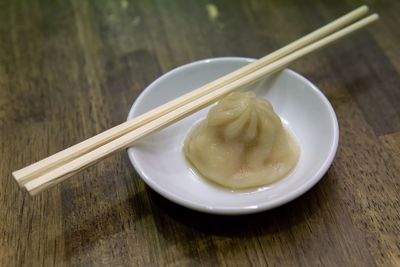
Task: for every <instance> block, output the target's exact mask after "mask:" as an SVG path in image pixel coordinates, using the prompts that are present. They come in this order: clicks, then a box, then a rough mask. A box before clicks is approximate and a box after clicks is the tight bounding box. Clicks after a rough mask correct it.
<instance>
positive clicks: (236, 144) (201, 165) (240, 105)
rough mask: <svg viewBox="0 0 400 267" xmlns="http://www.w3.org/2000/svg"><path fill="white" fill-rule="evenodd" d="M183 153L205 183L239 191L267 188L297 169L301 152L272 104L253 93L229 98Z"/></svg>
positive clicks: (189, 139)
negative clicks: (207, 181)
mask: <svg viewBox="0 0 400 267" xmlns="http://www.w3.org/2000/svg"><path fill="white" fill-rule="evenodd" d="M184 153H185V156H186V158H187V159H188V160H189V161H190V162H191V164H192V165H193V166H194V167H195V169H197V170H198V172H199V173H200V174H202V175H203V176H204V177H205V178H207V179H209V180H211V181H214V182H216V183H218V184H220V185H223V186H226V187H229V188H233V189H244V188H251V187H259V186H263V185H267V184H271V183H273V182H275V181H277V180H279V179H281V178H283V177H285V176H287V175H288V174H289V173H290V172H291V171H292V170H293V168H294V167H295V166H296V164H297V162H298V159H299V156H300V147H299V145H298V143H297V142H296V140H295V139H294V138H293V136H292V135H291V134H290V133H289V132H288V131H287V130H286V129H285V128H284V127H283V125H282V122H281V120H280V118H279V116H278V115H277V114H276V113H275V112H274V110H273V108H272V105H271V104H270V103H269V102H268V101H267V100H264V99H259V98H256V96H255V94H254V93H250V92H247V93H232V94H230V95H228V96H227V97H225V98H224V99H222V100H221V101H220V102H219V103H218V104H217V105H216V106H215V107H213V108H212V109H211V110H210V111H209V113H208V115H207V119H205V120H204V121H202V122H201V123H200V124H199V125H198V126H197V127H196V128H195V129H194V130H193V131H192V132H191V133H190V134H189V136H188V137H187V139H186V141H185V144H184Z"/></svg>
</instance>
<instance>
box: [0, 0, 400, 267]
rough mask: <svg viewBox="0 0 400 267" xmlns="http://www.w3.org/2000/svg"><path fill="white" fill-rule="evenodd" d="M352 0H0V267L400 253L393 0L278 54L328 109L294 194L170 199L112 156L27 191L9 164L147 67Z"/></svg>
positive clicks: (115, 109) (99, 107)
mask: <svg viewBox="0 0 400 267" xmlns="http://www.w3.org/2000/svg"><path fill="white" fill-rule="evenodd" d="M364 2H365V1H330V2H326V3H323V1H319V2H314V1H296V0H292V1H278V0H276V1H261V0H259V1H256V0H253V1H245V0H243V1H228V0H225V1H184V0H179V1H161V0H159V1H145V0H143V1H127V0H114V1H106V0H102V1H81V0H71V1H44V0H43V1H42V0H35V1H30V0H21V1H13V0H4V1H1V3H0V155H1V160H0V172H1V175H0V266H52V265H56V266H63V265H78V266H91V265H95V266H98V265H106V266H107V265H108V266H129V265H132V266H181V265H183V266H185V265H186V266H197V265H203V266H249V265H253V266H264V265H269V266H316V265H319V266H396V265H397V266H399V265H400V238H399V235H400V230H399V228H400V215H399V214H400V203H399V202H400V197H399V195H400V179H399V178H400V177H399V173H400V89H399V88H400V46H399V45H400V19H399V13H400V2H399V1H367V2H370V4H371V7H372V9H373V11H377V12H379V14H380V15H381V16H382V18H381V20H380V21H379V22H378V23H376V24H374V25H372V26H371V27H369V28H368V30H364V31H361V32H358V33H356V34H354V35H352V36H350V37H349V38H346V39H344V40H341V41H339V42H338V43H336V44H334V45H332V46H330V47H328V48H325V49H323V50H322V51H319V52H316V53H313V54H312V55H310V56H308V57H306V58H304V59H302V60H300V61H299V62H298V63H296V64H294V65H293V66H292V68H293V69H295V70H296V71H298V72H299V73H301V74H302V75H304V76H305V77H307V78H308V79H310V80H311V81H313V82H314V83H315V84H317V85H318V86H319V87H320V88H321V89H322V91H323V92H324V93H325V94H326V96H327V97H328V98H329V100H330V101H331V102H332V104H333V106H334V108H335V110H336V112H337V116H338V119H339V123H340V144H339V149H338V153H337V156H336V159H335V160H334V163H333V165H332V167H331V168H330V169H329V171H328V173H327V174H326V175H325V177H324V178H323V179H322V180H321V181H320V182H319V183H318V184H317V185H316V186H315V187H314V188H313V189H312V190H310V191H309V192H308V193H306V194H305V195H303V196H302V197H300V198H298V199H296V200H295V201H293V202H291V203H289V204H287V205H284V206H283V207H280V208H277V209H274V210H271V211H267V212H263V213H260V214H255V215H250V216H239V217H224V216H213V215H207V214H202V213H198V212H194V211H191V210H188V209H186V208H183V207H180V206H178V205H176V204H174V203H172V202H170V201H168V200H166V199H164V198H163V197H161V196H159V195H158V194H156V193H155V192H153V191H152V190H151V189H150V188H149V187H147V186H146V185H145V184H144V183H143V182H142V181H141V179H140V178H139V176H138V174H137V173H136V172H135V170H134V169H133V168H132V166H131V165H130V163H129V161H128V157H127V155H126V153H120V154H117V155H114V156H112V157H110V158H108V159H107V160H105V161H103V162H101V163H100V164H98V165H96V166H95V167H91V168H89V169H88V170H86V171H84V172H83V173H81V174H78V175H75V176H74V177H73V178H71V179H69V180H68V181H65V182H64V183H62V184H61V185H59V186H57V187H55V188H52V189H51V190H49V191H46V192H44V193H43V194H41V195H39V196H37V197H33V198H32V197H30V196H29V195H28V194H27V193H26V192H24V191H22V190H20V189H19V188H18V186H17V184H16V183H15V182H14V181H13V179H12V177H11V172H12V171H13V170H16V169H18V168H21V167H24V166H25V165H27V164H29V163H32V162H34V161H36V160H39V159H42V158H43V157H46V156H48V155H50V154H52V153H55V152H57V151H59V150H61V149H63V148H65V147H67V146H69V145H72V144H74V143H76V142H78V141H81V140H83V139H85V138H88V137H90V136H92V135H94V134H96V133H98V132H100V131H102V130H105V129H107V128H109V127H111V126H114V125H116V124H118V123H121V122H123V121H124V120H125V119H126V116H127V112H128V110H129V108H130V106H131V104H132V103H133V101H134V100H135V98H136V97H137V96H138V94H139V93H140V92H141V91H142V90H143V88H145V87H146V85H148V84H149V83H150V82H151V81H153V80H154V79H156V78H157V77H159V76H160V75H161V74H163V73H165V72H167V71H169V70H171V69H173V68H175V67H177V66H179V65H182V64H185V63H188V62H192V61H195V60H198V59H204V58H211V57H219V56H246V57H260V56H262V55H265V54H267V53H268V52H271V51H273V50H275V49H277V48H279V47H281V46H283V45H284V44H287V43H289V42H290V41H292V40H294V39H296V38H298V37H300V36H302V35H304V34H305V33H308V32H310V31H312V30H313V29H316V28H318V27H320V26H322V25H323V24H325V23H327V22H329V21H331V20H333V19H334V18H336V17H338V16H340V15H342V14H344V13H346V12H348V11H350V10H352V9H354V8H356V7H357V6H359V5H361V4H363V3H364Z"/></svg>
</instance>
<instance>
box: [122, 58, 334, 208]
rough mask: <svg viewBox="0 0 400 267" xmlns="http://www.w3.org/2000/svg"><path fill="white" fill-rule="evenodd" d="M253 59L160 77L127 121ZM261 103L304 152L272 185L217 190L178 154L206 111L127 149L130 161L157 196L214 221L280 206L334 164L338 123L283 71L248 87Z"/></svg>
mask: <svg viewBox="0 0 400 267" xmlns="http://www.w3.org/2000/svg"><path fill="white" fill-rule="evenodd" d="M252 61H253V59H248V58H236V57H229V58H214V59H208V60H202V61H197V62H194V63H190V64H187V65H184V66H181V67H179V68H177V69H174V70H172V71H170V72H168V73H167V74H165V75H163V76H161V77H160V78H158V79H157V80H156V81H154V82H153V83H152V84H151V85H150V86H148V87H147V88H146V89H145V90H144V91H143V93H142V94H141V95H140V96H139V97H138V98H137V100H136V102H135V103H134V104H133V106H132V108H131V111H130V112H129V116H128V119H131V118H133V117H135V116H138V115H140V114H142V113H144V112H146V111H149V110H151V109H153V108H155V107H157V106H159V105H161V104H163V103H165V102H167V101H169V100H172V99H174V98H176V97H178V96H181V95H183V94H185V93H187V92H189V91H191V90H193V89H195V88H198V87H199V86H201V85H204V84H206V83H207V82H210V81H212V80H215V79H216V78H218V77H220V76H222V75H224V74H227V73H229V72H231V71H233V70H235V69H238V68H240V67H242V66H244V65H246V64H248V63H249V62H252ZM248 89H251V90H254V91H255V92H256V93H257V95H258V96H259V97H263V98H267V99H268V100H269V101H270V102H271V103H272V104H273V106H274V109H275V111H276V112H277V113H278V114H279V115H280V117H281V119H282V121H283V123H284V124H285V125H286V127H288V128H289V129H290V130H291V131H292V132H293V133H294V135H295V136H296V137H297V139H298V141H299V143H300V145H301V149H302V153H301V156H300V160H299V163H298V164H297V166H296V168H295V170H294V171H293V172H292V173H291V174H290V175H289V176H288V177H286V178H284V179H282V180H280V181H278V182H277V183H275V184H272V185H269V186H266V187H263V188H259V189H255V190H248V191H231V190H227V189H223V188H221V187H217V186H215V185H214V184H211V183H209V182H208V181H206V180H205V179H204V178H202V177H200V176H199V175H197V174H196V172H194V171H193V170H192V169H191V167H190V165H189V164H188V162H187V161H186V160H185V158H184V155H183V152H182V147H183V142H184V140H185V137H186V136H187V134H188V133H189V131H190V130H191V128H192V127H193V126H194V125H195V124H196V123H197V122H199V121H200V120H202V119H204V118H205V117H206V114H207V112H208V110H209V108H206V109H204V110H201V111H199V112H197V113H195V114H193V115H191V116H190V117H187V118H185V119H183V120H181V121H179V122H178V123H175V124H173V125H171V126H169V127H167V128H165V129H163V130H161V131H159V132H157V133H154V134H152V135H151V136H148V137H147V138H145V139H143V140H142V141H141V142H139V143H138V144H137V145H135V147H132V148H130V149H128V154H129V158H130V160H131V162H132V164H133V166H134V167H135V169H136V170H137V172H138V173H139V174H140V176H141V177H142V178H143V180H144V181H145V182H146V183H147V184H148V185H149V186H150V187H151V188H153V189H154V190H155V191H157V192H158V193H159V194H161V195H163V196H164V197H166V198H168V199H170V200H172V201H174V202H176V203H178V204H180V205H183V206H185V207H188V208H191V209H195V210H198V211H202V212H208V213H215V214H247V213H255V212H260V211H263V210H267V209H271V208H274V207H277V206H280V205H282V204H285V203H287V202H289V201H291V200H293V199H294V198H296V197H298V196H300V195H302V194H303V193H304V192H306V191H307V190H309V189H310V188H311V187H312V186H314V185H315V184H316V183H317V182H318V181H319V180H320V179H321V178H322V176H323V175H324V174H325V172H326V171H327V169H328V168H329V166H330V165H331V163H332V160H333V158H334V156H335V153H336V149H337V145H338V136H339V134H338V123H337V119H336V115H335V112H334V110H333V108H332V106H331V105H330V103H329V101H328V100H327V99H326V98H325V96H324V95H323V94H322V93H321V92H320V91H319V90H318V88H317V87H316V86H314V85H313V84H312V83H311V82H309V81H308V80H306V79H305V78H303V77H302V76H300V75H299V74H297V73H295V72H293V71H291V70H288V69H286V70H284V71H282V72H280V73H278V74H276V75H274V76H272V77H270V78H268V79H264V80H263V81H260V82H258V83H257V84H254V85H252V86H251V87H250V88H248Z"/></svg>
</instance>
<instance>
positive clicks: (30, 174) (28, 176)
mask: <svg viewBox="0 0 400 267" xmlns="http://www.w3.org/2000/svg"><path fill="white" fill-rule="evenodd" d="M367 12H368V7H367V6H361V7H359V8H357V9H355V10H354V11H352V12H350V13H348V14H346V15H344V16H342V17H340V18H339V19H336V20H335V21H333V22H331V23H329V24H327V25H325V26H324V27H322V28H319V29H318V30H316V31H313V32H312V33H310V34H308V35H306V36H304V37H302V38H300V39H298V40H296V41H294V42H292V43H290V44H289V45H287V46H285V47H283V48H281V49H279V50H277V51H275V52H273V53H271V54H269V55H267V56H265V57H263V58H261V59H259V60H257V61H255V62H253V63H251V64H249V65H247V66H245V67H243V68H241V69H239V70H236V71H234V72H232V73H230V74H227V75H225V76H223V77H221V78H219V79H217V80H215V81H213V82H211V83H209V84H207V85H204V86H202V87H200V88H198V89H196V90H194V91H192V92H190V93H188V94H186V95H184V96H181V97H179V98H177V99H175V100H172V101H170V102H168V103H166V104H164V105H162V106H159V107H157V108H156V109H153V110H151V111H150V112H147V113H145V114H143V115H141V116H138V117H136V118H134V119H132V120H130V121H127V122H125V123H122V124H120V125H117V126H115V127H113V128H111V129H109V130H106V131H104V132H102V133H100V134H97V135H96V136H94V137H92V138H89V139H87V140H85V141H83V142H80V143H78V144H76V145H73V146H71V147H69V148H67V149H65V150H62V151H60V152H58V153H56V154H54V155H52V156H49V157H47V158H45V159H43V160H40V161H38V162H36V163H33V164H31V165H29V166H27V167H25V168H22V169H20V170H17V171H15V172H13V176H14V178H15V180H16V181H17V182H18V184H19V185H20V186H21V187H22V186H24V185H25V184H26V183H27V182H29V181H30V180H32V179H34V178H36V177H39V176H41V175H44V174H45V173H46V172H48V171H50V170H52V169H55V168H56V167H58V166H60V165H62V164H64V163H67V162H68V161H71V160H73V159H75V158H78V157H79V156H81V155H84V154H85V153H88V152H90V151H92V150H94V149H96V148H98V147H100V146H102V145H104V144H106V143H108V142H110V141H112V140H115V139H116V138H119V137H121V136H123V135H124V134H126V133H128V132H130V131H132V130H134V129H137V128H138V127H141V126H143V125H145V124H146V123H148V122H150V121H152V120H154V119H157V118H158V117H160V116H163V115H165V114H167V113H168V112H171V111H173V110H174V109H176V108H179V107H181V106H183V105H185V104H187V103H190V102H191V101H193V100H195V99H197V98H198V97H201V96H203V95H206V94H208V93H210V92H212V91H213V90H216V89H218V88H221V87H222V86H225V85H227V84H229V83H231V82H233V81H236V80H238V79H240V78H241V77H243V76H245V75H247V74H249V73H251V72H253V71H255V70H257V69H259V68H261V67H263V66H265V65H268V64H270V63H271V62H274V61H275V60H277V59H279V58H282V57H283V56H286V55H288V54H289V53H291V52H293V51H295V50H297V49H299V48H301V47H304V46H305V45H308V44H310V43H312V42H314V41H316V40H318V39H320V38H322V37H324V36H326V35H328V34H330V33H332V32H334V31H336V30H338V29H340V28H342V27H343V26H345V25H348V24H349V23H351V22H353V21H355V20H357V19H359V18H360V17H362V16H363V15H365V14H366V13H367Z"/></svg>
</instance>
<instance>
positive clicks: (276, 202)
mask: <svg viewBox="0 0 400 267" xmlns="http://www.w3.org/2000/svg"><path fill="white" fill-rule="evenodd" d="M238 60H239V61H243V62H248V63H251V62H254V61H255V60H256V59H254V58H247V57H215V58H209V59H202V60H198V61H194V62H191V63H188V64H185V65H182V66H179V67H177V68H174V69H172V70H170V71H168V72H167V73H165V74H163V75H161V76H160V77H158V78H157V79H156V80H154V81H153V82H152V83H150V84H149V85H148V86H147V87H146V88H145V89H144V90H143V91H142V92H141V93H140V94H139V96H138V97H137V98H136V100H135V101H134V103H133V104H132V107H131V109H130V111H129V113H128V117H127V120H130V119H132V118H133V113H134V112H135V111H136V108H137V105H138V103H140V102H141V101H142V99H143V98H145V97H146V95H147V93H148V92H149V91H150V90H151V89H152V88H153V87H154V86H157V85H158V84H159V83H160V82H162V80H164V79H166V78H168V77H169V76H171V75H174V74H176V73H177V72H179V71H181V70H182V69H185V68H188V67H192V66H195V65H201V64H208V63H213V62H215V61H235V62H237V61H238ZM282 71H287V72H288V73H289V74H290V75H293V76H295V77H296V78H297V79H299V80H302V81H303V82H304V83H306V84H307V85H308V86H309V87H310V88H311V90H313V92H314V93H315V94H316V95H317V96H318V97H319V98H320V99H321V101H322V102H323V104H324V106H325V107H326V108H327V110H328V112H329V116H330V119H331V123H332V126H333V141H332V146H331V147H330V150H329V154H328V157H327V158H326V159H325V161H324V162H323V164H322V165H321V167H320V168H319V169H318V171H317V172H316V173H315V174H314V175H313V176H312V177H310V178H309V179H308V180H307V182H305V183H304V184H302V185H301V186H300V187H298V188H296V189H295V190H292V191H290V192H288V193H287V194H285V195H283V196H280V197H277V198H275V199H272V200H268V201H266V202H262V203H259V205H257V206H254V205H251V206H243V207H218V206H217V207H216V206H212V207H211V206H205V205H202V204H198V203H196V202H193V201H191V200H188V199H184V198H182V197H180V196H178V195H176V194H174V193H172V192H170V191H167V190H165V189H164V188H163V187H161V186H159V185H158V184H157V183H156V182H154V181H153V180H152V179H151V178H150V177H147V175H146V174H145V173H144V172H143V171H142V169H141V168H140V166H139V164H138V163H137V160H136V157H135V153H134V152H133V151H131V150H129V148H128V149H127V152H128V156H129V159H130V162H131V164H132V165H133V167H134V168H135V170H136V172H137V173H138V174H139V175H140V177H141V178H142V180H143V181H144V182H145V183H146V184H147V185H148V186H150V187H151V188H152V189H153V190H154V191H156V192H157V193H158V194H160V195H162V196H163V197H165V198H167V199H169V200H170V201H172V202H175V203H177V204H179V205H181V206H184V207H186V208H189V209H193V210H197V211H201V212H206V213H212V214H221V215H244V214H251V213H258V212H262V211H265V210H269V209H273V208H276V207H278V206H282V205H284V204H286V203H288V202H290V201H292V200H294V199H296V198H298V197H299V196H301V195H303V194H304V193H305V192H307V191H308V190H310V189H311V188H312V187H313V186H314V185H315V184H316V183H318V182H319V181H320V180H321V178H322V177H323V176H324V174H325V173H326V172H327V170H328V169H329V167H330V166H331V164H332V162H333V160H334V158H335V155H336V152H337V148H338V144H339V124H338V121H337V117H336V113H335V111H334V109H333V107H332V105H331V103H330V102H329V100H328V99H327V98H326V96H325V95H324V94H323V93H322V92H321V91H320V90H319V89H318V87H317V86H315V85H314V84H313V83H312V82H310V81H309V80H308V79H306V78H305V77H303V76H302V75H300V74H298V73H297V72H295V71H293V70H290V69H284V70H282Z"/></svg>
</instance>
